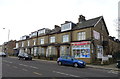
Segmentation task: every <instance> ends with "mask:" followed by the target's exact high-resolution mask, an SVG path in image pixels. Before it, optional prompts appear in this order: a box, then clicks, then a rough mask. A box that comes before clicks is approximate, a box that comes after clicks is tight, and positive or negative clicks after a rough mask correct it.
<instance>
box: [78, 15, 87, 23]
mask: <svg viewBox="0 0 120 79" xmlns="http://www.w3.org/2000/svg"><path fill="white" fill-rule="evenodd" d="M83 21H86V19H85V16H83V15H79V18H78V22H80V23H81V22H83Z"/></svg>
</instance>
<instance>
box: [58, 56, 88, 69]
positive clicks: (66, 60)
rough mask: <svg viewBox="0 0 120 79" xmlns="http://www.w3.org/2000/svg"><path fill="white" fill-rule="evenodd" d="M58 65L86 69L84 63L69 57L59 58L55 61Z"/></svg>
mask: <svg viewBox="0 0 120 79" xmlns="http://www.w3.org/2000/svg"><path fill="white" fill-rule="evenodd" d="M57 63H58V65H71V66H74V67H86V62H84V61H82V60H77V59H75V58H74V57H71V56H61V57H59V58H58V60H57Z"/></svg>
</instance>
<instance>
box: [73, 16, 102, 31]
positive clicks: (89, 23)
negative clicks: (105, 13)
mask: <svg viewBox="0 0 120 79" xmlns="http://www.w3.org/2000/svg"><path fill="white" fill-rule="evenodd" d="M100 18H102V16H100V17H96V18H93V19H89V20H86V21H83V22H81V23H78V25H77V26H76V27H75V28H73V30H77V29H82V28H87V27H93V26H94V25H95V24H96V23H97V22H98V21H99V20H100Z"/></svg>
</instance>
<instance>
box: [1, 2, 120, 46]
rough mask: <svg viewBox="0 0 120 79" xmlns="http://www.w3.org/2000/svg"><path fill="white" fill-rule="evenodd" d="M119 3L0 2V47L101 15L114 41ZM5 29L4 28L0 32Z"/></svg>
mask: <svg viewBox="0 0 120 79" xmlns="http://www.w3.org/2000/svg"><path fill="white" fill-rule="evenodd" d="M118 1H119V0H0V36H1V37H0V44H2V43H3V42H5V41H8V30H10V40H11V39H13V40H15V39H16V40H19V39H20V37H21V36H24V35H29V34H30V33H31V32H33V31H36V30H38V29H42V28H50V29H53V28H54V25H61V24H62V23H64V21H72V22H74V23H77V22H78V17H79V15H81V14H82V15H84V16H85V17H86V19H91V18H95V17H98V16H103V17H104V20H105V22H106V25H107V28H108V31H109V33H110V36H115V37H116V38H117V31H116V25H115V20H116V19H117V17H118ZM2 28H5V29H2Z"/></svg>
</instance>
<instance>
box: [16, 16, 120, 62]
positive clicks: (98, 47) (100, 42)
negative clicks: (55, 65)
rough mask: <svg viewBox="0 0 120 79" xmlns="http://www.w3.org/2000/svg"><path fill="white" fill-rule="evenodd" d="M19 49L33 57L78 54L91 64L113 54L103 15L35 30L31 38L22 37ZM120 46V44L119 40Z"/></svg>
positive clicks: (78, 57)
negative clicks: (52, 27)
mask: <svg viewBox="0 0 120 79" xmlns="http://www.w3.org/2000/svg"><path fill="white" fill-rule="evenodd" d="M16 43H17V45H18V46H17V49H18V50H20V49H24V52H25V50H26V52H27V53H30V54H32V55H33V56H40V57H42V56H43V57H51V56H54V57H59V56H62V55H70V56H74V57H75V58H77V59H81V60H84V61H86V62H87V63H96V61H99V62H102V61H103V57H104V58H108V55H112V54H111V50H112V48H111V45H112V43H113V41H111V39H110V37H109V32H108V29H107V26H106V24H105V21H104V18H103V16H100V17H96V18H92V19H88V20H86V19H85V16H83V15H80V16H79V18H78V23H73V22H71V21H65V23H63V24H61V27H60V26H57V25H55V27H54V29H52V30H51V29H47V28H43V29H39V30H38V31H35V32H32V33H31V34H30V35H29V38H27V39H23V40H19V41H17V42H16ZM114 45H115V46H116V45H117V46H118V48H116V49H115V50H118V49H119V46H120V43H119V40H118V42H115V43H114Z"/></svg>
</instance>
